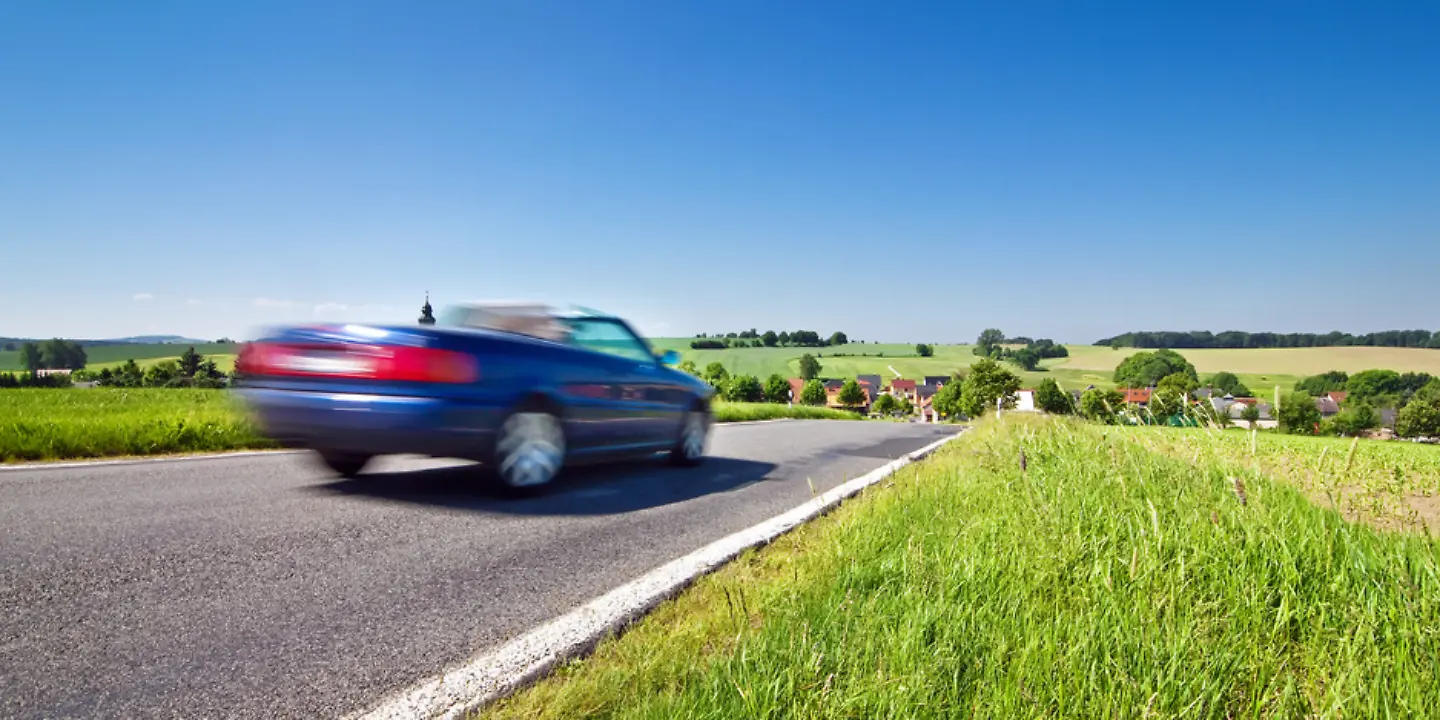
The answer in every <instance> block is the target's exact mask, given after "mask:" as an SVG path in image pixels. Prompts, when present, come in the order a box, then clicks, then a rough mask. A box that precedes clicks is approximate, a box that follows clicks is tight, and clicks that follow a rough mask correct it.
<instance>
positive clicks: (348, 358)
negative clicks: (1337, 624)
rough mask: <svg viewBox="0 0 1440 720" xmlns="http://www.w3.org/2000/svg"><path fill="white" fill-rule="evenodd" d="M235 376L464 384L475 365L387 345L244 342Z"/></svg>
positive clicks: (453, 355) (473, 377) (449, 355)
mask: <svg viewBox="0 0 1440 720" xmlns="http://www.w3.org/2000/svg"><path fill="white" fill-rule="evenodd" d="M236 368H237V369H238V370H239V371H240V374H241V375H270V376H282V377H324V378H337V379H357V380H392V381H400V382H435V383H470V382H475V381H477V380H479V379H480V366H479V364H478V363H477V362H475V358H473V357H471V356H470V355H467V354H465V353H459V352H454V351H451V350H439V349H435V348H418V347H403V346H391V345H352V344H346V345H299V344H284V343H250V344H248V345H247V346H246V347H245V348H244V349H242V350H241V352H240V356H239V357H238V358H237V359H236Z"/></svg>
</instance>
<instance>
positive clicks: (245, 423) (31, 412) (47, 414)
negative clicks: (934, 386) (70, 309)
mask: <svg viewBox="0 0 1440 720" xmlns="http://www.w3.org/2000/svg"><path fill="white" fill-rule="evenodd" d="M778 418H802V419H815V420H856V421H859V416H858V415H856V414H855V413H848V412H843V411H840V410H831V409H827V408H816V407H805V406H795V407H787V406H785V405H775V404H762V403H727V402H719V403H716V404H715V419H716V421H717V422H739V421H747V420H771V419H778ZM269 447H273V444H272V443H271V442H270V441H268V440H266V439H265V438H263V437H261V436H260V435H259V434H258V433H257V432H256V429H255V426H254V425H253V424H252V423H251V422H250V419H249V417H248V416H247V414H246V413H245V411H244V408H243V406H242V405H241V403H240V402H239V398H238V397H237V396H236V395H234V394H233V393H231V392H229V391H225V390H187V389H174V388H93V389H20V390H13V389H11V390H3V391H0V463H6V462H25V461H34V460H63V459H77V458H98V457H121V456H130V455H162V454H170V453H196V452H219V451H226V450H245V449H256V448H269Z"/></svg>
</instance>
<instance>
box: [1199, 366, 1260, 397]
mask: <svg viewBox="0 0 1440 720" xmlns="http://www.w3.org/2000/svg"><path fill="white" fill-rule="evenodd" d="M1208 384H1209V386H1210V387H1212V388H1215V389H1216V390H1219V391H1221V393H1223V394H1228V395H1233V396H1235V397H1254V395H1252V394H1251V393H1250V388H1248V387H1245V383H1242V382H1240V378H1239V377H1237V376H1236V375H1235V373H1232V372H1218V373H1215V374H1214V375H1211V376H1210V382H1209V383H1208Z"/></svg>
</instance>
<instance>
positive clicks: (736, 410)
mask: <svg viewBox="0 0 1440 720" xmlns="http://www.w3.org/2000/svg"><path fill="white" fill-rule="evenodd" d="M713 410H714V412H715V421H716V422H753V421H755V420H786V419H790V420H859V419H861V417H860V415H859V413H853V412H846V411H844V410H835V409H833V408H825V407H813V406H809V405H795V406H788V405H779V404H776V403H736V402H716V403H715V404H714V406H713Z"/></svg>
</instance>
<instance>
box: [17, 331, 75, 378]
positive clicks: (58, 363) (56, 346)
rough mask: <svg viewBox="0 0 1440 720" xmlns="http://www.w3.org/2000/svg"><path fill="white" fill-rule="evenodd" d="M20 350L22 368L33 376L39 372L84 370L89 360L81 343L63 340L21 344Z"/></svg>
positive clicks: (55, 339) (54, 339) (56, 339)
mask: <svg viewBox="0 0 1440 720" xmlns="http://www.w3.org/2000/svg"><path fill="white" fill-rule="evenodd" d="M19 350H20V366H21V367H23V368H25V369H26V370H27V371H29V372H30V373H32V374H33V373H35V372H36V371H39V370H83V369H84V368H85V363H86V362H87V360H88V358H87V357H86V355H85V348H84V347H82V346H81V345H80V343H77V342H74V341H71V340H63V339H61V338H51V339H49V340H46V341H44V342H41V343H34V342H26V343H21V345H20V348H19Z"/></svg>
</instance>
